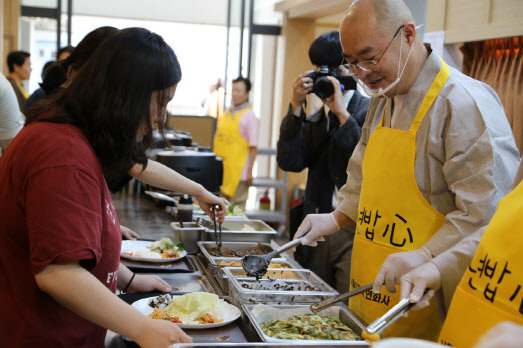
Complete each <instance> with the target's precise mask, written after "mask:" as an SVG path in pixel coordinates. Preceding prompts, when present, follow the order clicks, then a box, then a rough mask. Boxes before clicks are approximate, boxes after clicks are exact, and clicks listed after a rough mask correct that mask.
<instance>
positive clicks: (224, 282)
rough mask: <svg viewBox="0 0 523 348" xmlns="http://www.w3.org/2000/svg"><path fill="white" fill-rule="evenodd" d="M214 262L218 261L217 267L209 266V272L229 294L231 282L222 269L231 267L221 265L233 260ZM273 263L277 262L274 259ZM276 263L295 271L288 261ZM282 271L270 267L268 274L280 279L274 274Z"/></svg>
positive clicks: (237, 259)
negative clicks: (221, 262) (222, 262)
mask: <svg viewBox="0 0 523 348" xmlns="http://www.w3.org/2000/svg"><path fill="white" fill-rule="evenodd" d="M214 261H216V264H217V265H209V267H208V272H209V274H210V275H212V276H214V279H216V282H217V283H218V284H219V285H220V287H221V288H222V289H223V291H224V292H226V293H229V280H228V278H227V275H226V274H225V273H224V272H223V271H222V268H225V267H229V266H220V265H219V263H220V261H225V262H231V260H230V259H228V258H223V257H222V258H216V259H215V260H214ZM233 261H238V262H240V261H241V259H239V258H236V259H234V260H233ZM271 262H275V261H274V259H273V260H272V261H271ZM275 263H280V264H283V265H285V266H287V267H288V268H287V269H294V268H295V267H294V266H293V265H291V264H290V263H289V262H287V261H283V262H275ZM234 268H238V269H241V270H242V271H243V269H242V268H241V267H234ZM282 269H283V268H271V267H270V266H269V268H268V271H267V273H268V275H269V276H271V277H274V278H278V274H276V275H274V273H277V272H279V271H280V270H282ZM243 274H245V271H243ZM245 276H247V275H246V274H245Z"/></svg>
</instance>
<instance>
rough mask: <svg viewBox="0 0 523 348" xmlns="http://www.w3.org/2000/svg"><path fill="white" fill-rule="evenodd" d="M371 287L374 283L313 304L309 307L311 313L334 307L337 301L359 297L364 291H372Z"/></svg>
mask: <svg viewBox="0 0 523 348" xmlns="http://www.w3.org/2000/svg"><path fill="white" fill-rule="evenodd" d="M373 285H374V283H370V284H367V285H364V286H362V287H360V288H357V289H354V290H352V291H349V292H346V293H344V294H341V295H338V296H336V297H332V298H329V299H327V300H325V301H321V302H318V303H315V304H313V305H312V306H311V312H312V313H318V312H319V311H322V310H324V309H325V308H329V307H331V306H334V305H335V304H336V303H337V302H339V301H342V300H345V299H347V298H349V297H353V296H356V295H359V294H361V293H363V292H366V291H368V290H370V289H372V286H373Z"/></svg>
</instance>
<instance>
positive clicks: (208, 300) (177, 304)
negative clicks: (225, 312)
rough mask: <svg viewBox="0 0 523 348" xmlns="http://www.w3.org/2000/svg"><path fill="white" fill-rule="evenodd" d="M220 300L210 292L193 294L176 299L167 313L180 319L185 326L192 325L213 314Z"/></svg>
mask: <svg viewBox="0 0 523 348" xmlns="http://www.w3.org/2000/svg"><path fill="white" fill-rule="evenodd" d="M219 299H220V298H219V297H218V295H215V294H211V293H208V292H191V293H189V294H185V295H182V296H180V297H177V298H175V299H174V300H173V302H172V303H171V304H170V305H169V306H167V308H165V311H166V312H169V313H170V314H172V315H175V316H177V317H178V318H180V319H181V320H182V321H183V323H184V324H191V323H192V322H194V321H195V320H197V319H199V318H201V317H202V316H203V315H204V314H205V313H209V312H211V311H212V309H213V307H214V306H215V305H216V303H217V302H218V300H219ZM220 319H221V318H220Z"/></svg>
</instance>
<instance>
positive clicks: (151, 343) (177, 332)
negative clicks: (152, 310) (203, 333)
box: [130, 318, 192, 348]
mask: <svg viewBox="0 0 523 348" xmlns="http://www.w3.org/2000/svg"><path fill="white" fill-rule="evenodd" d="M130 338H131V339H132V340H133V341H135V342H136V343H138V344H139V345H140V347H142V348H149V347H151V348H156V347H160V348H164V347H165V348H167V347H169V346H170V345H172V344H176V343H192V338H191V337H190V336H188V335H187V334H186V333H185V332H183V330H182V329H180V328H179V327H178V326H177V325H176V324H173V323H171V322H169V321H167V320H160V319H150V318H147V319H146V320H145V321H144V325H142V326H141V330H140V331H139V332H138V333H137V335H136V336H133V337H130Z"/></svg>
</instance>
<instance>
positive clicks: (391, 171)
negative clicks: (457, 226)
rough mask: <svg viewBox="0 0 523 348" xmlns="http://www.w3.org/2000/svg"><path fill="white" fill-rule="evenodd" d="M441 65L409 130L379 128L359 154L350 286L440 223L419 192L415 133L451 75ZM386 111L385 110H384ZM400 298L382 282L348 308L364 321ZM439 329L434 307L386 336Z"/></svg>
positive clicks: (369, 278)
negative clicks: (376, 291) (375, 290)
mask: <svg viewBox="0 0 523 348" xmlns="http://www.w3.org/2000/svg"><path fill="white" fill-rule="evenodd" d="M442 63H443V65H442V67H441V69H440V71H439V73H438V74H437V76H436V78H435V79H434V81H433V82H432V85H431V86H430V88H429V90H428V92H427V94H426V95H425V97H424V99H423V101H422V103H421V106H420V108H419V110H418V112H417V114H416V117H415V118H414V121H413V122H412V125H411V127H410V130H409V131H408V132H406V131H401V130H398V129H392V128H386V127H383V119H382V121H381V123H380V124H379V125H378V126H377V127H376V129H375V130H374V132H373V133H372V135H371V137H370V139H369V143H368V145H367V149H366V150H365V155H364V158H363V166H362V171H363V183H362V188H361V196H360V203H359V207H358V219H357V221H356V236H355V238H354V250H353V252H352V268H351V273H350V274H351V284H350V285H351V289H354V288H357V287H359V286H363V285H365V284H368V283H372V282H373V281H374V279H375V277H376V275H377V274H378V271H379V269H380V267H381V265H382V264H383V262H384V261H385V259H386V258H387V256H389V255H390V254H393V253H397V252H402V251H410V250H415V249H418V248H420V247H421V246H423V245H424V244H425V243H426V242H427V241H428V240H429V239H430V238H431V237H432V236H433V235H434V234H435V233H436V232H437V231H438V230H439V229H440V227H441V226H442V225H443V223H444V221H445V216H444V215H442V214H440V213H439V212H438V211H437V210H435V209H434V208H433V207H432V206H431V205H430V204H429V203H428V202H427V201H426V200H425V198H424V197H423V195H422V194H421V192H420V191H419V188H418V184H417V183H416V178H415V176H414V158H415V154H416V132H417V130H418V128H419V126H420V124H421V122H422V121H423V118H424V117H425V115H426V113H427V111H428V110H429V109H430V107H431V105H432V103H433V102H434V100H435V99H436V97H437V96H438V94H439V92H440V91H441V88H442V87H443V85H444V84H445V82H446V81H447V79H448V76H449V69H448V66H447V64H445V62H443V61H442ZM384 115H385V113H384ZM399 300H400V292H399V286H396V293H394V294H391V293H389V292H388V291H387V290H386V289H385V287H383V288H382V290H381V292H380V293H379V294H374V293H373V292H372V290H369V291H368V292H366V293H363V294H362V295H359V296H356V297H353V298H352V299H350V301H349V305H350V308H351V309H352V310H353V311H354V312H355V313H356V314H357V315H359V316H360V317H361V318H362V319H363V320H365V321H366V322H367V323H368V324H370V323H371V322H373V321H374V320H376V319H377V318H378V317H380V316H382V315H383V314H385V313H386V312H387V311H388V310H389V309H390V308H392V307H393V306H394V305H395V304H397V303H398V301H399ZM440 328H441V321H440V319H439V316H438V314H437V310H436V307H435V305H434V303H433V304H431V306H430V307H428V308H426V309H424V310H421V311H416V312H415V311H412V312H410V313H409V317H408V318H401V319H399V320H398V321H396V322H395V323H394V324H393V325H391V326H390V327H389V328H388V329H387V330H386V331H385V332H384V335H383V336H384V337H413V338H420V339H427V340H432V341H435V340H436V339H437V337H438V334H439V330H440Z"/></svg>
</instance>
